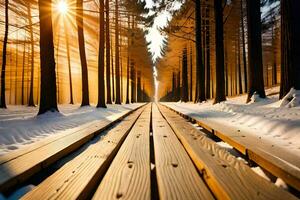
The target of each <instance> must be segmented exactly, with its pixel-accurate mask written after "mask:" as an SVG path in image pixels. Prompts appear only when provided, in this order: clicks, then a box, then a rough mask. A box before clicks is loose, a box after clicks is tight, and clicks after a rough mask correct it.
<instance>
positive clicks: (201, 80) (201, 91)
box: [195, 0, 206, 102]
mask: <svg viewBox="0 0 300 200" xmlns="http://www.w3.org/2000/svg"><path fill="white" fill-rule="evenodd" d="M201 20H202V19H201V0H197V1H195V34H196V43H195V47H196V69H197V71H196V77H197V82H196V84H197V86H196V90H197V92H196V100H195V101H196V102H202V101H205V100H206V98H205V67H204V65H203V61H202V41H201V38H202V33H201Z"/></svg>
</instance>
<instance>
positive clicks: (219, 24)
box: [214, 0, 226, 103]
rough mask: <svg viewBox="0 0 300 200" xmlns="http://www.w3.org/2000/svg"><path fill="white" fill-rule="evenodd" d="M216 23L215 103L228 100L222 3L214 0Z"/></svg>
mask: <svg viewBox="0 0 300 200" xmlns="http://www.w3.org/2000/svg"><path fill="white" fill-rule="evenodd" d="M214 7H215V23H216V28H215V31H216V33H215V34H216V39H215V41H216V97H215V100H214V103H220V102H222V101H225V100H226V97H225V79H224V78H225V77H224V36H223V34H224V29H223V8H222V1H220V0H214Z"/></svg>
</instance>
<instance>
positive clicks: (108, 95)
mask: <svg viewBox="0 0 300 200" xmlns="http://www.w3.org/2000/svg"><path fill="white" fill-rule="evenodd" d="M105 10H106V12H105V13H106V21H105V44H106V46H105V48H106V103H107V104H112V101H111V87H110V31H109V27H110V24H109V0H106V1H105Z"/></svg>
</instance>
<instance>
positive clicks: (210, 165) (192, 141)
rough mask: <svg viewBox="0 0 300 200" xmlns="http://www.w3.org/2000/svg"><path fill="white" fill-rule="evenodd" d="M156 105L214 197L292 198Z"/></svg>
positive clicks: (172, 113) (194, 129)
mask: <svg viewBox="0 0 300 200" xmlns="http://www.w3.org/2000/svg"><path fill="white" fill-rule="evenodd" d="M159 108H160V110H161V112H162V114H163V115H164V117H165V118H166V120H167V121H168V122H169V124H170V126H171V127H172V128H173V130H174V132H175V133H176V135H177V137H178V138H179V140H180V141H181V142H182V144H183V146H184V147H185V149H186V151H187V152H188V153H189V155H190V156H191V158H192V160H193V161H194V163H195V165H196V166H197V168H198V170H199V171H201V172H202V173H203V175H204V179H205V180H206V182H207V184H208V185H209V187H210V189H211V191H213V192H214V194H215V196H216V197H217V198H218V199H237V200H238V199H249V200H250V199H278V197H281V198H282V199H296V198H295V197H294V196H293V195H291V194H290V193H288V192H286V191H284V190H283V189H281V188H278V187H276V186H275V185H274V184H272V183H271V182H268V181H266V180H265V179H263V178H262V177H260V176H259V175H257V174H256V173H255V172H254V171H253V170H251V168H250V167H248V166H247V165H246V164H245V163H243V162H242V161H240V160H238V159H236V158H235V157H234V156H232V155H231V154H229V153H228V152H227V151H226V150H225V149H223V148H222V147H220V146H219V145H217V144H216V143H215V142H214V141H212V140H211V139H209V138H207V137H206V136H205V133H202V132H201V131H200V130H197V129H196V128H195V127H194V126H192V125H191V124H189V123H187V120H185V119H184V118H182V117H180V116H179V115H177V114H176V113H174V112H172V111H170V110H169V109H167V108H165V107H163V106H159Z"/></svg>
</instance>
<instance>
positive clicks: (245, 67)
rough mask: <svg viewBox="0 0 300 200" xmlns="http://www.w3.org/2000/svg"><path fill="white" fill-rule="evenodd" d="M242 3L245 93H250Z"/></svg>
mask: <svg viewBox="0 0 300 200" xmlns="http://www.w3.org/2000/svg"><path fill="white" fill-rule="evenodd" d="M240 1H241V8H240V9H241V31H242V47H243V66H244V83H245V92H247V91H248V88H247V87H248V73H247V60H246V44H245V27H244V12H243V9H244V7H243V1H244V0H240Z"/></svg>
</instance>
